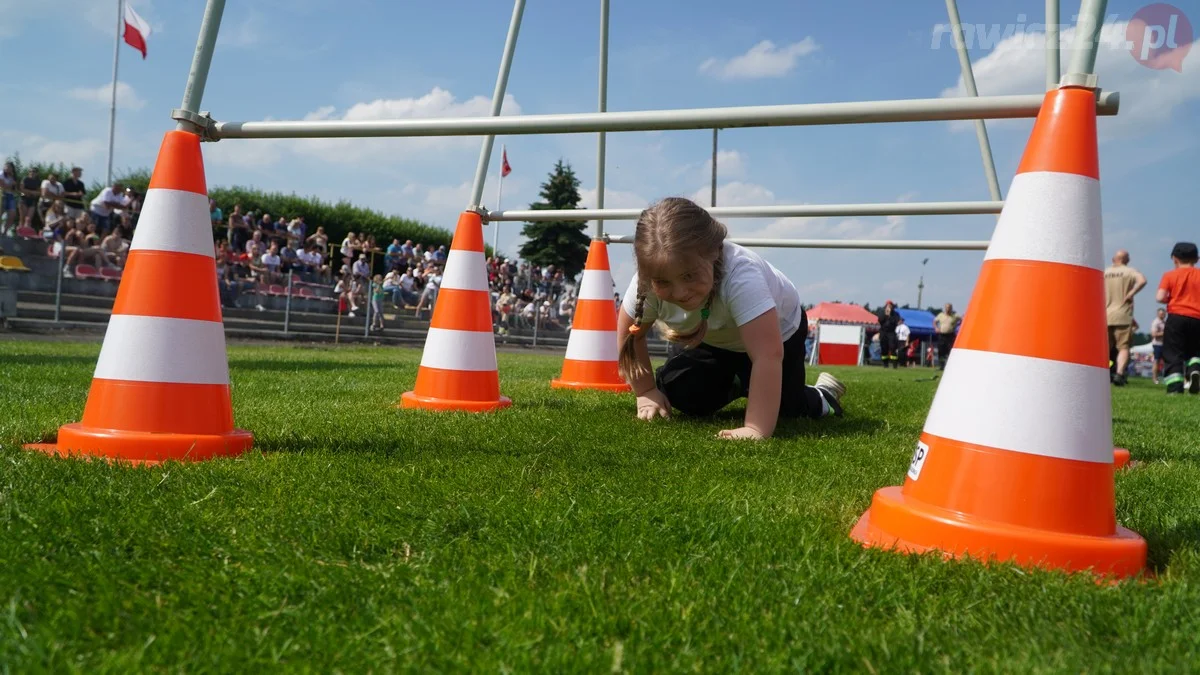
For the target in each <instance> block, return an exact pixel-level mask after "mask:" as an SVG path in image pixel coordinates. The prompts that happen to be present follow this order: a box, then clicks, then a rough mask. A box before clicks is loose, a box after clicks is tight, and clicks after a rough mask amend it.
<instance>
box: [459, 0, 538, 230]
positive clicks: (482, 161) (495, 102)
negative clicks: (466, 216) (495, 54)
mask: <svg viewBox="0 0 1200 675" xmlns="http://www.w3.org/2000/svg"><path fill="white" fill-rule="evenodd" d="M524 12H525V0H516V2H515V3H513V13H512V20H511V21H509V24H508V37H507V38H505V40H504V54H503V55H502V56H501V57H500V72H499V73H497V75H496V89H495V90H494V91H493V92H492V115H491V116H492V117H499V116H500V108H501V107H502V106H503V105H504V92H505V91H506V90H507V89H508V73H509V71H510V70H511V69H512V58H513V53H514V52H516V51H517V34H518V33H520V32H521V15H522V14H523V13H524ZM495 141H496V135H495V134H489V135H488V136H487V137H486V138H484V139H483V145H482V147H481V148H480V149H479V163H478V164H477V165H476V166H475V183H474V185H473V186H472V187H471V203H470V204H469V205H468V207H467V208H469V209H477V208H479V207H480V206H482V204H480V203H479V202H480V201H481V200H482V199H483V184H484V181H486V180H487V167H488V163H490V162H491V161H492V145H493V144H494V143H495Z"/></svg>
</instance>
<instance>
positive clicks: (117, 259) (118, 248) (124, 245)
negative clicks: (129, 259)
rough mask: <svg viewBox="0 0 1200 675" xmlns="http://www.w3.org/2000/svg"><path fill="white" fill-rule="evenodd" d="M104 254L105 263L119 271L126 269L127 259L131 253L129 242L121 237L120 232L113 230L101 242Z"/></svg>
mask: <svg viewBox="0 0 1200 675" xmlns="http://www.w3.org/2000/svg"><path fill="white" fill-rule="evenodd" d="M100 248H101V250H102V251H103V252H104V262H105V263H107V264H109V265H110V266H112V267H115V268H117V269H124V268H125V257H126V256H127V255H128V253H129V242H127V241H125V240H124V239H123V238H122V237H121V233H120V231H119V230H113V231H112V232H110V233H109V234H108V236H106V237H104V239H103V241H101V242H100Z"/></svg>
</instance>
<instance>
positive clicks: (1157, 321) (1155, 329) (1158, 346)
mask: <svg viewBox="0 0 1200 675" xmlns="http://www.w3.org/2000/svg"><path fill="white" fill-rule="evenodd" d="M1166 328H1167V310H1165V309H1163V308H1162V307H1159V308H1158V313H1157V316H1155V317H1154V320H1153V321H1151V322H1150V347H1151V348H1152V349H1153V350H1154V368H1153V370H1152V371H1151V373H1152V375H1153V377H1154V384H1158V374H1159V373H1161V372H1162V368H1163V331H1165V330H1166Z"/></svg>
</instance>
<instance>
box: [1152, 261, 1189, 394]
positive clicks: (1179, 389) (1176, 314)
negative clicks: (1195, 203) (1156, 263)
mask: <svg viewBox="0 0 1200 675" xmlns="http://www.w3.org/2000/svg"><path fill="white" fill-rule="evenodd" d="M1197 257H1198V256H1197V252H1196V245H1195V244H1193V243H1191V242H1179V243H1178V244H1175V248H1173V249H1171V260H1172V261H1173V262H1174V263H1175V269H1173V270H1171V271H1169V272H1167V273H1166V274H1164V275H1163V277H1162V281H1161V282H1159V284H1158V293H1157V294H1156V295H1155V299H1156V300H1158V301H1159V302H1162V303H1166V305H1167V325H1166V328H1165V329H1164V330H1163V361H1164V362H1165V363H1166V366H1167V367H1166V370H1165V371H1163V372H1164V374H1165V375H1166V376H1165V377H1164V378H1163V383H1164V384H1166V385H1167V393H1168V394H1182V393H1183V391H1184V384H1185V383H1186V384H1187V391H1188V393H1191V394H1200V270H1198V269H1196V260H1197Z"/></svg>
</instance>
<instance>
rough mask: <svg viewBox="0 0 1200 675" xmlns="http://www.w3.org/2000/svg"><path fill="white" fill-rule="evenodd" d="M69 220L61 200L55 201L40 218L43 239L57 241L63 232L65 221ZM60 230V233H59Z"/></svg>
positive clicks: (64, 230)
mask: <svg viewBox="0 0 1200 675" xmlns="http://www.w3.org/2000/svg"><path fill="white" fill-rule="evenodd" d="M68 218H69V216H68V215H67V205H66V204H65V203H64V202H63V200H61V199H55V200H54V203H53V204H51V206H50V208H49V209H48V210H47V211H46V213H45V214H44V215H43V216H42V223H43V228H42V236H43V238H45V239H57V238H59V237H61V236H62V235H63V234H64V233H65V232H66V228H65V227H64V226H65V225H66V221H67V219H68ZM60 230H61V231H60Z"/></svg>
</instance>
